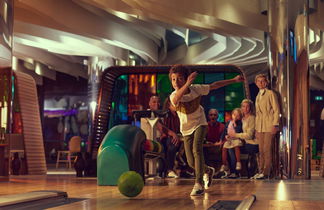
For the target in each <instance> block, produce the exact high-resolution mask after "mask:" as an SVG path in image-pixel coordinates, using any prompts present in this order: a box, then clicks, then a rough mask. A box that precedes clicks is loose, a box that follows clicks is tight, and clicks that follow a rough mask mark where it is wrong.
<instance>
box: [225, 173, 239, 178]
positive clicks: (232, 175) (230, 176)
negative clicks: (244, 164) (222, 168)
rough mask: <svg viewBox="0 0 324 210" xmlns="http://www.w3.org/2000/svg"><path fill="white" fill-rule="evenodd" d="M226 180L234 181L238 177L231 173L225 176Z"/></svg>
mask: <svg viewBox="0 0 324 210" xmlns="http://www.w3.org/2000/svg"><path fill="white" fill-rule="evenodd" d="M227 178H229V179H236V178H238V176H237V175H236V173H231V174H230V175H229V176H227Z"/></svg>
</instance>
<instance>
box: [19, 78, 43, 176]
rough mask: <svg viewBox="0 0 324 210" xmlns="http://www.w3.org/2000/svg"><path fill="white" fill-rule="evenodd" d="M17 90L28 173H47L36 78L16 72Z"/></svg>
mask: <svg viewBox="0 0 324 210" xmlns="http://www.w3.org/2000/svg"><path fill="white" fill-rule="evenodd" d="M15 75H16V78H17V87H16V91H17V93H18V98H19V104H20V109H21V115H22V125H23V134H24V144H25V154H26V159H27V170H28V174H32V175H41V174H46V171H47V168H46V161H45V152H44V141H43V133H42V125H41V121H40V113H39V104H38V98H37V89H36V83H35V80H34V79H33V78H32V77H31V76H30V75H28V74H25V73H22V72H15Z"/></svg>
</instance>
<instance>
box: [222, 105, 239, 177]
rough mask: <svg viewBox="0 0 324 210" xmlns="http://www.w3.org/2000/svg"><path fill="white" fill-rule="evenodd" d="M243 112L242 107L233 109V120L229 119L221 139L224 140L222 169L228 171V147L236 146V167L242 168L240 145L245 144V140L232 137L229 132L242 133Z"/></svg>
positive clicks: (236, 168) (237, 168)
mask: <svg viewBox="0 0 324 210" xmlns="http://www.w3.org/2000/svg"><path fill="white" fill-rule="evenodd" d="M241 119H242V112H241V109H239V108H236V109H234V110H233V111H232V120H230V121H228V122H227V123H226V126H225V130H224V132H223V135H222V137H221V139H222V140H223V142H222V143H223V149H222V161H223V165H222V166H221V169H220V171H221V172H223V171H228V169H229V167H228V159H227V152H228V149H232V148H234V150H235V157H236V167H235V170H241V168H242V165H241V160H240V155H241V152H240V147H241V146H242V145H243V142H242V141H241V140H240V139H239V138H236V137H231V136H229V135H228V133H232V132H235V133H241V132H243V130H242V121H241ZM231 173H232V171H231Z"/></svg>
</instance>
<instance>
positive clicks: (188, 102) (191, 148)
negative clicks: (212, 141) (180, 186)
mask: <svg viewBox="0 0 324 210" xmlns="http://www.w3.org/2000/svg"><path fill="white" fill-rule="evenodd" d="M197 75H198V73H197V72H193V73H191V74H190V72H189V69H187V68H186V67H184V66H182V65H175V66H173V67H172V68H171V69H170V72H169V78H170V80H171V84H172V87H173V88H174V89H175V90H174V91H173V92H172V93H171V95H170V101H171V103H172V105H173V106H175V108H176V111H177V114H178V116H179V119H180V131H181V133H182V136H183V137H184V147H185V153H186V157H187V161H188V164H189V165H190V167H192V168H194V169H195V172H196V180H195V185H194V187H193V189H192V191H191V193H190V195H202V194H203V193H204V188H205V189H207V188H209V186H210V185H211V182H212V178H213V175H214V172H215V169H214V168H212V167H207V166H206V165H205V161H204V156H203V141H204V139H205V137H206V134H207V127H208V124H207V120H206V117H205V112H204V108H203V107H202V106H201V105H200V98H201V96H202V95H207V94H208V93H209V91H210V90H215V89H218V88H221V87H224V86H226V85H229V84H232V83H236V82H241V81H243V78H242V77H241V76H236V77H235V78H233V79H229V80H222V81H216V82H213V83H211V84H205V85H197V84H192V83H193V82H194V80H195V78H196V76H197ZM204 173H205V174H204ZM203 177H204V180H203ZM204 185H205V186H204Z"/></svg>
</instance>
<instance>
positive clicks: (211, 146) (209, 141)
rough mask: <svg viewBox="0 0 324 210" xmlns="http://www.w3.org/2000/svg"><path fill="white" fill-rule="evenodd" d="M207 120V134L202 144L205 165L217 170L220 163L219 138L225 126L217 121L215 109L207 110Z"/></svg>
mask: <svg viewBox="0 0 324 210" xmlns="http://www.w3.org/2000/svg"><path fill="white" fill-rule="evenodd" d="M208 119H209V121H208V132H207V136H206V142H205V144H204V157H205V161H206V164H207V165H211V166H213V167H214V168H217V167H219V165H220V162H221V146H220V144H219V143H220V136H221V135H222V133H223V131H224V129H225V126H224V124H223V123H220V122H218V121H217V119H218V111H217V109H210V110H209V112H208Z"/></svg>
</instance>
